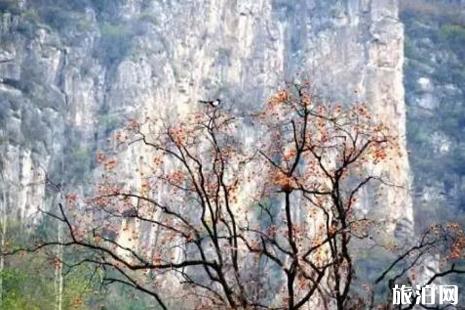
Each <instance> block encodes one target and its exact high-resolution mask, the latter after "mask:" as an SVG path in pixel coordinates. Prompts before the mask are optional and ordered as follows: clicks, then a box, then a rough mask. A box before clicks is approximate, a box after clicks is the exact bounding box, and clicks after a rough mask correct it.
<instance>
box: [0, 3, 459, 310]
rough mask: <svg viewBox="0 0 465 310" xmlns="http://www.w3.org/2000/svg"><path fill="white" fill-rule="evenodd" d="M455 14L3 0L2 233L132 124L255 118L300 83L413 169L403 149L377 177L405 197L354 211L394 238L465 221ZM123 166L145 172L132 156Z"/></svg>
mask: <svg viewBox="0 0 465 310" xmlns="http://www.w3.org/2000/svg"><path fill="white" fill-rule="evenodd" d="M463 12H464V3H463V1H452V0H441V1H439V0H437V1H432V0H431V1H429V0H409V1H401V4H399V1H396V0H340V1H336V0H334V1H313V0H305V1H295V2H292V3H291V2H290V1H285V0H269V1H264V0H263V1H241V0H238V1H213V0H204V1H175V0H170V1H150V0H63V1H59V2H58V3H57V1H51V0H30V1H27V0H0V38H1V39H0V156H1V157H0V171H1V182H0V190H1V194H2V195H1V196H0V199H1V202H2V215H3V218H4V219H5V218H7V217H8V219H9V221H12V223H13V224H10V225H9V226H8V229H7V231H6V235H8V234H18V233H19V234H23V233H24V234H26V232H29V231H30V230H33V229H36V227H37V225H39V227H42V226H45V224H44V223H42V221H41V218H40V216H38V213H37V208H38V207H40V208H44V209H47V208H52V207H53V206H54V205H55V204H56V202H57V200H58V199H60V197H59V196H58V195H57V193H58V192H59V191H60V190H63V191H67V190H70V189H72V190H73V191H79V192H81V193H84V192H86V191H89V190H90V189H91V188H92V185H93V184H94V182H95V179H96V177H98V171H96V170H95V168H96V162H95V155H96V152H97V151H98V150H103V151H108V152H111V151H112V145H111V143H109V142H108V138H110V137H111V135H112V133H113V132H114V130H115V129H117V128H119V127H121V126H122V125H124V124H125V123H126V122H127V120H128V119H129V118H141V119H142V118H144V117H145V116H148V115H151V114H154V113H155V114H158V115H165V116H166V117H171V118H174V117H176V115H182V114H183V113H185V112H186V111H189V110H191V109H194V107H193V105H195V102H196V101H197V100H198V99H213V98H218V97H219V98H222V99H223V101H224V102H225V104H227V105H228V106H233V107H234V108H236V109H238V110H250V109H255V108H257V107H259V106H260V105H261V104H262V103H263V102H264V101H265V100H266V98H267V97H268V96H269V95H270V94H271V92H272V91H273V90H275V89H276V88H278V87H279V86H280V85H282V83H283V81H285V80H291V79H292V78H295V77H302V76H304V77H309V78H311V79H312V81H313V82H314V83H315V86H316V87H317V89H318V90H319V93H320V94H321V95H322V96H323V97H324V98H327V99H328V100H331V101H339V102H342V103H344V104H350V103H353V102H356V101H365V102H367V103H368V105H369V107H370V109H371V111H372V112H373V113H375V114H376V115H378V116H379V117H381V118H382V119H383V120H384V121H386V122H387V123H388V124H391V125H392V126H394V127H395V128H396V130H397V131H398V132H399V133H400V134H401V135H403V136H406V139H407V147H408V149H409V151H410V153H409V158H410V165H411V166H412V173H411V172H410V168H409V162H408V161H407V157H406V156H404V159H402V160H400V161H399V162H398V163H397V164H398V165H399V166H400V167H401V168H402V169H401V173H400V174H399V173H397V172H393V169H392V168H393V167H384V172H385V173H387V174H388V175H390V176H391V177H392V178H394V179H395V180H397V181H399V182H400V183H405V184H408V183H409V182H410V181H412V182H413V183H412V191H411V192H408V191H405V192H401V193H389V192H388V193H387V194H386V196H385V197H384V198H385V199H382V200H381V202H377V201H375V200H374V198H373V197H371V196H370V193H369V192H367V193H365V199H364V202H363V204H362V209H365V210H366V212H374V213H376V214H379V216H380V217H382V218H385V219H386V221H387V222H389V223H391V224H390V226H389V227H390V230H391V231H390V234H394V235H395V237H396V238H403V239H408V238H410V237H411V236H412V230H413V226H415V227H416V229H417V230H421V229H422V228H423V227H425V226H426V225H427V224H428V223H430V222H436V221H445V220H448V219H455V220H457V219H458V220H460V221H462V222H465V219H463V216H460V214H462V213H463V208H464V206H463V201H464V199H465V198H464V196H463V194H462V189H463V186H464V185H463V184H465V183H464V182H465V181H464V180H463V175H464V174H465V166H464V164H463V162H464V161H463V159H464V157H463V156H464V155H463V154H464V152H463V148H464V145H463V141H461V134H462V133H463V130H464V128H465V127H464V125H465V119H464V116H463V113H462V112H463V109H464V107H463V99H464V93H463V85H464V82H465V71H464V70H465V68H464V67H463V61H462V59H463V57H464V56H465V19H464V18H465V17H464V14H463ZM404 30H405V33H404ZM404 45H405V46H404ZM404 48H405V55H406V59H405V62H404ZM404 88H405V95H406V96H405V99H406V100H404ZM406 109H407V113H406ZM406 126H407V130H406ZM244 135H245V136H250V137H251V138H253V137H254V133H253V132H250V131H247V130H246V131H245V132H244ZM404 142H405V141H404ZM403 151H406V147H405V145H404V150H403ZM123 162H124V165H123V166H125V169H128V170H132V169H139V168H141V167H143V166H144V160H143V159H141V156H140V154H127V156H126V157H125V158H124V159H123ZM122 173H124V171H122ZM45 175H47V177H48V178H49V179H50V180H52V181H53V184H51V183H50V184H44V182H43V180H44V176H45ZM57 187H58V188H57ZM411 197H413V202H414V203H413V204H412V203H411V199H410V198H411ZM457 214H459V215H458V216H457ZM460 217H462V218H460ZM31 224H34V225H31ZM414 224H415V225H414ZM41 225H42V226H41ZM43 264H47V262H40V259H39V258H38V263H37V266H32V267H33V268H36V267H37V268H39V267H38V266H41V265H43ZM13 265H14V264H13ZM13 274H14V276H15V277H18V274H20V273H19V271H14V272H13ZM44 277H45V278H46V277H49V278H50V279H52V280H53V281H52V282H53V283H55V287H50V288H49V290H50V292H48V293H43V295H47V294H49V296H54V295H56V290H57V287H56V286H57V285H58V286H59V283H56V275H55V274H53V273H51V274H50V275H44ZM37 281H39V280H37ZM73 281H74V280H73ZM79 283H81V282H80V281H78V280H76V282H72V281H71V280H70V281H67V282H66V284H65V286H66V285H68V286H70V288H69V291H70V292H71V291H72V289H71V286H72V285H77V286H79V285H80V284H79ZM81 288H82V287H81ZM9 289H10V291H14V290H15V289H16V290H17V291H16V292H17V293H16V294H17V295H20V292H21V291H24V290H28V294H33V293H31V292H32V291H33V290H32V289H30V288H27V287H21V285H19V286H18V287H17V288H14V287H13V288H11V287H10V288H9ZM82 290H83V291H85V290H87V288H82ZM66 292H67V291H66V287H65V293H66ZM34 294H37V292H35V293H34ZM110 294H112V292H110ZM125 294H131V293H125ZM125 294H122V296H126V295H125ZM65 295H66V294H65ZM8 296H9V297H11V296H10V295H8ZM112 296H115V294H113V295H112ZM78 297H79V296H76V294H74V295H73V294H71V293H70V295H69V296H68V297H66V296H65V299H66V298H67V299H66V302H67V303H68V304H71V303H74V302H77V303H78V304H79V298H78ZM11 298H12V300H13V299H14V298H13V297H11ZM103 299H104V298H103ZM38 300H39V301H38V305H40V303H41V302H43V303H44V304H46V303H47V302H48V301H40V298H38ZM115 300H116V301H115ZM118 300H120V299H118V297H115V299H114V300H113V301H109V299H106V300H103V301H102V300H99V299H98V298H94V299H92V300H91V301H90V303H92V302H93V303H95V304H97V303H99V302H102V303H103V304H106V305H107V306H109V307H110V308H111V303H112V302H116V303H117V302H118ZM12 302H13V301H12ZM15 302H18V303H20V301H15ZM87 302H88V303H89V301H87ZM120 302H122V301H121V300H120ZM81 304H82V301H81ZM141 305H142V306H141V307H143V301H141ZM136 306H137V305H136ZM136 306H134V307H136Z"/></svg>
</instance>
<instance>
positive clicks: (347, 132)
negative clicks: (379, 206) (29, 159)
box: [8, 83, 463, 309]
mask: <svg viewBox="0 0 465 310" xmlns="http://www.w3.org/2000/svg"><path fill="white" fill-rule="evenodd" d="M246 123H248V124H253V126H254V128H253V130H254V132H256V133H258V135H260V139H256V140H255V141H254V143H253V145H250V144H247V143H245V141H244V137H243V136H241V134H240V130H241V126H246V125H245V124H246ZM115 139H116V141H117V142H118V145H119V148H120V149H121V150H127V149H130V148H133V147H138V148H139V149H138V150H141V149H143V150H144V152H143V153H141V156H142V154H144V155H143V156H144V157H143V158H141V160H142V161H143V162H144V167H143V169H139V170H137V171H134V174H133V175H131V176H130V178H127V176H124V177H123V176H122V175H121V174H120V173H121V172H120V170H118V168H117V166H118V164H119V160H118V158H117V156H116V155H111V154H104V153H99V154H98V156H97V160H98V162H99V163H100V164H101V166H102V169H103V170H104V171H105V173H104V176H103V177H102V179H101V180H100V183H99V185H98V186H97V187H96V188H95V190H94V193H95V194H94V195H93V196H92V197H78V195H77V194H74V193H69V194H68V195H67V197H66V206H64V205H63V204H60V205H59V209H58V211H57V212H53V211H46V210H43V212H44V214H46V215H47V216H49V217H51V218H53V219H55V220H57V221H58V222H60V223H62V224H63V225H64V227H65V229H64V230H65V231H66V234H64V235H63V236H62V237H61V238H62V239H61V240H40V242H38V243H37V245H36V246H33V247H31V248H28V249H17V250H12V251H10V252H9V253H8V254H14V253H17V252H18V251H24V250H26V251H39V250H41V249H44V248H47V247H51V246H52V247H53V246H60V247H65V248H70V249H72V250H75V251H80V250H85V251H80V252H79V253H81V254H80V255H76V258H75V260H74V261H63V262H62V263H63V264H64V265H65V266H66V267H67V268H73V267H75V266H78V265H82V264H92V265H95V266H96V267H97V268H99V269H101V270H102V271H103V272H104V274H105V277H104V280H103V281H104V283H105V284H112V283H119V284H124V285H128V286H131V287H133V288H135V289H137V290H139V291H141V292H144V293H146V294H148V295H151V296H153V297H154V298H155V300H156V301H157V303H158V305H159V306H160V307H161V308H163V309H167V308H168V307H170V303H171V301H170V300H172V298H183V299H182V300H183V301H184V302H185V303H186V304H188V305H189V306H188V307H189V308H198V309H205V308H218V309H224V308H231V309H260V308H264V309H301V308H311V307H321V308H322V309H324V308H326V309H330V308H337V309H351V308H358V307H363V306H366V305H369V304H370V302H369V301H367V302H364V301H361V300H360V299H357V298H355V295H354V293H353V290H352V288H353V280H354V273H355V272H354V247H352V246H351V241H352V239H354V238H357V239H368V238H369V237H370V231H371V228H372V227H373V225H375V224H377V220H376V219H369V218H366V217H364V216H361V215H360V214H359V212H357V211H356V210H355V209H356V205H357V203H358V202H357V199H358V198H359V195H360V190H361V189H362V188H363V187H365V186H366V185H367V184H369V183H372V182H378V183H382V184H384V185H389V186H396V185H394V184H390V182H389V180H386V179H384V178H382V177H381V176H379V175H376V174H374V171H376V169H373V167H376V166H378V165H383V164H384V163H385V162H386V161H389V160H393V158H395V157H396V156H398V153H399V150H398V148H399V146H398V138H397V137H396V136H395V135H394V134H392V131H391V130H390V129H389V128H387V126H385V125H384V124H382V123H380V122H379V121H377V120H376V119H375V118H374V117H373V116H372V115H371V114H370V112H369V111H368V109H367V108H366V107H365V106H364V105H362V104H357V105H353V106H350V107H343V106H340V105H325V104H323V103H322V102H320V101H319V100H317V99H315V98H314V97H313V94H312V92H311V91H310V86H309V84H308V83H304V84H299V85H289V86H288V87H286V88H285V89H283V90H280V91H278V92H277V93H276V94H275V95H273V96H272V97H271V98H270V100H269V101H268V102H267V103H266V104H265V105H264V107H263V109H262V110H260V111H258V112H256V113H255V112H254V113H250V114H249V115H247V116H237V115H233V114H232V113H230V112H228V111H226V109H225V108H223V107H220V106H202V108H201V109H200V110H199V111H198V112H194V113H192V114H190V115H189V116H188V117H186V118H185V119H183V120H181V121H180V122H179V123H178V124H169V123H167V121H166V120H164V119H163V118H151V119H147V120H145V121H144V122H137V121H135V120H132V121H130V122H129V124H128V126H127V128H125V130H122V131H121V132H119V133H118V134H117V135H116V137H115ZM129 179H130V180H131V181H128V180H129ZM144 232H150V233H149V234H144ZM146 235H148V237H147V236H146ZM144 236H145V237H144ZM428 240H429V238H427V237H425V239H424V240H423V243H422V244H421V246H420V247H419V248H412V249H411V250H410V252H407V253H406V254H402V255H400V256H399V258H398V260H396V261H394V262H393V263H392V265H391V266H389V267H387V269H386V271H385V272H384V273H383V274H382V275H380V277H379V278H378V280H377V281H378V282H383V281H386V279H387V277H388V276H390V275H391V273H390V271H391V270H394V269H395V266H397V264H398V263H399V262H400V261H402V260H404V259H405V258H407V257H409V258H410V253H413V252H415V253H416V251H422V250H421V249H425V250H429V248H428V247H429V246H432V245H429V241H428ZM456 249H458V251H462V250H463V244H459V245H456ZM414 265H415V264H412V266H411V267H413V266H414ZM408 269H410V268H408ZM452 271H456V270H455V269H454V267H452ZM406 272H407V270H405V271H402V274H404V273H406ZM437 276H440V275H437ZM170 289H171V290H170Z"/></svg>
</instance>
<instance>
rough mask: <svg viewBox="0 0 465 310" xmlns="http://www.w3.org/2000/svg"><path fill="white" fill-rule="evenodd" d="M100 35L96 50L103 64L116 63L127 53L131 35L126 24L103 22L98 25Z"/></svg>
mask: <svg viewBox="0 0 465 310" xmlns="http://www.w3.org/2000/svg"><path fill="white" fill-rule="evenodd" d="M100 35H101V36H100V42H99V46H98V49H97V51H96V52H97V53H98V55H97V56H99V57H100V58H101V59H102V60H103V63H104V64H105V65H111V64H114V63H118V62H119V61H120V60H121V59H122V58H124V57H125V56H126V55H128V53H129V51H130V49H131V38H132V36H133V34H132V31H131V28H130V27H129V25H128V24H112V23H103V24H102V25H101V26H100Z"/></svg>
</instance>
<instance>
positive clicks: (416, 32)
mask: <svg viewBox="0 0 465 310" xmlns="http://www.w3.org/2000/svg"><path fill="white" fill-rule="evenodd" d="M464 12H465V3H464V2H463V1H446V0H441V1H427V0H415V1H409V2H408V3H404V4H403V5H402V8H401V15H400V16H401V19H402V21H403V23H404V24H405V35H406V38H405V41H406V48H405V52H406V62H405V71H404V72H405V87H406V103H407V108H408V122H407V124H408V142H409V149H410V151H411V154H410V155H411V156H410V159H411V163H412V170H413V175H414V193H415V195H413V197H414V202H415V206H416V211H417V212H416V219H417V220H416V222H417V223H418V224H419V225H417V227H418V229H423V228H424V227H425V226H426V225H428V224H431V223H434V222H446V221H458V222H461V223H463V221H464V218H463V216H461V213H462V212H463V205H464V201H465V200H464V198H465V197H464V196H463V192H464V191H463V188H464V184H465V183H464V175H465V167H464V166H463V162H464V157H463V154H464V147H465V146H464V143H463V138H462V137H463V127H464V125H465V118H464V112H465V110H464V108H465V106H464V104H463V102H464V100H465V94H464V91H463V89H464V85H465V68H464V65H463V58H464V57H465V50H464V46H465V13H464Z"/></svg>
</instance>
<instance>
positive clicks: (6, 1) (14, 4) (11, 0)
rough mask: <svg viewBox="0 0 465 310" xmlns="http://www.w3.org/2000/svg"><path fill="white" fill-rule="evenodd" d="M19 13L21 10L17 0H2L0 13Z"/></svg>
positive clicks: (0, 0) (0, 1)
mask: <svg viewBox="0 0 465 310" xmlns="http://www.w3.org/2000/svg"><path fill="white" fill-rule="evenodd" d="M6 12H9V13H12V14H19V13H20V12H21V10H20V8H19V5H18V1H17V0H0V13H6Z"/></svg>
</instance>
